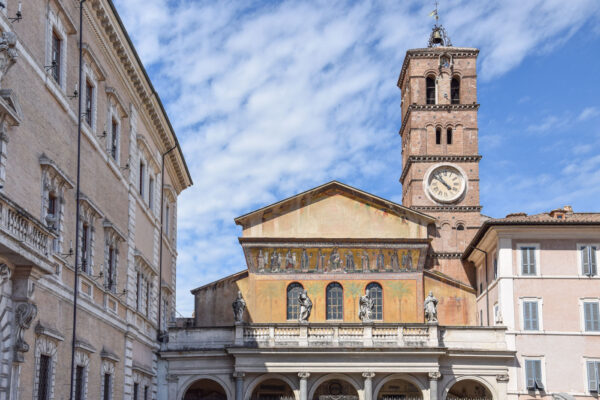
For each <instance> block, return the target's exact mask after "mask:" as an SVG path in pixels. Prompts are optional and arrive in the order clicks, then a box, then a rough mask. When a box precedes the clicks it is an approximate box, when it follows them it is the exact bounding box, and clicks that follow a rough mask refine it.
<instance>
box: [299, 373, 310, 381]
mask: <svg viewBox="0 0 600 400" xmlns="http://www.w3.org/2000/svg"><path fill="white" fill-rule="evenodd" d="M309 376H310V372H298V377H299V378H300V379H308V377H309Z"/></svg>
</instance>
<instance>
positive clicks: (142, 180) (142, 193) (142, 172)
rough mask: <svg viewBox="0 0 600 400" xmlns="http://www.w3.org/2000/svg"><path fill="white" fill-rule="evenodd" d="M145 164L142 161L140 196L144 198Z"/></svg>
mask: <svg viewBox="0 0 600 400" xmlns="http://www.w3.org/2000/svg"><path fill="white" fill-rule="evenodd" d="M145 170H146V169H145V166H144V163H143V162H142V161H140V182H139V183H140V187H139V189H140V196H142V198H143V197H144V173H145Z"/></svg>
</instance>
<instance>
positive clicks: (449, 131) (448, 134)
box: [446, 128, 452, 144]
mask: <svg viewBox="0 0 600 400" xmlns="http://www.w3.org/2000/svg"><path fill="white" fill-rule="evenodd" d="M446 143H447V144H452V129H450V128H448V129H447V130H446Z"/></svg>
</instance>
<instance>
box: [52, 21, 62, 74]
mask: <svg viewBox="0 0 600 400" xmlns="http://www.w3.org/2000/svg"><path fill="white" fill-rule="evenodd" d="M61 52H62V40H61V39H60V38H59V37H58V35H57V34H56V32H52V60H51V61H52V77H53V78H54V80H55V81H56V83H58V84H59V85H60V83H61V82H60V74H61V70H62V65H61V64H60V55H61Z"/></svg>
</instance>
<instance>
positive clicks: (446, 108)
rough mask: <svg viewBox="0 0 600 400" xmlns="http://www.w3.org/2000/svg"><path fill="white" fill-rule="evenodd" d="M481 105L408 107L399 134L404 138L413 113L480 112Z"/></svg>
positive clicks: (423, 105)
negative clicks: (405, 129)
mask: <svg viewBox="0 0 600 400" xmlns="http://www.w3.org/2000/svg"><path fill="white" fill-rule="evenodd" d="M478 109H479V104H477V103H473V104H411V105H410V106H408V109H407V110H406V115H404V120H403V121H402V126H401V127H400V131H399V132H398V134H399V135H400V136H402V135H403V134H404V128H405V127H406V124H407V122H408V119H409V118H410V114H411V113H412V112H413V111H447V112H450V111H471V110H478Z"/></svg>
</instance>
